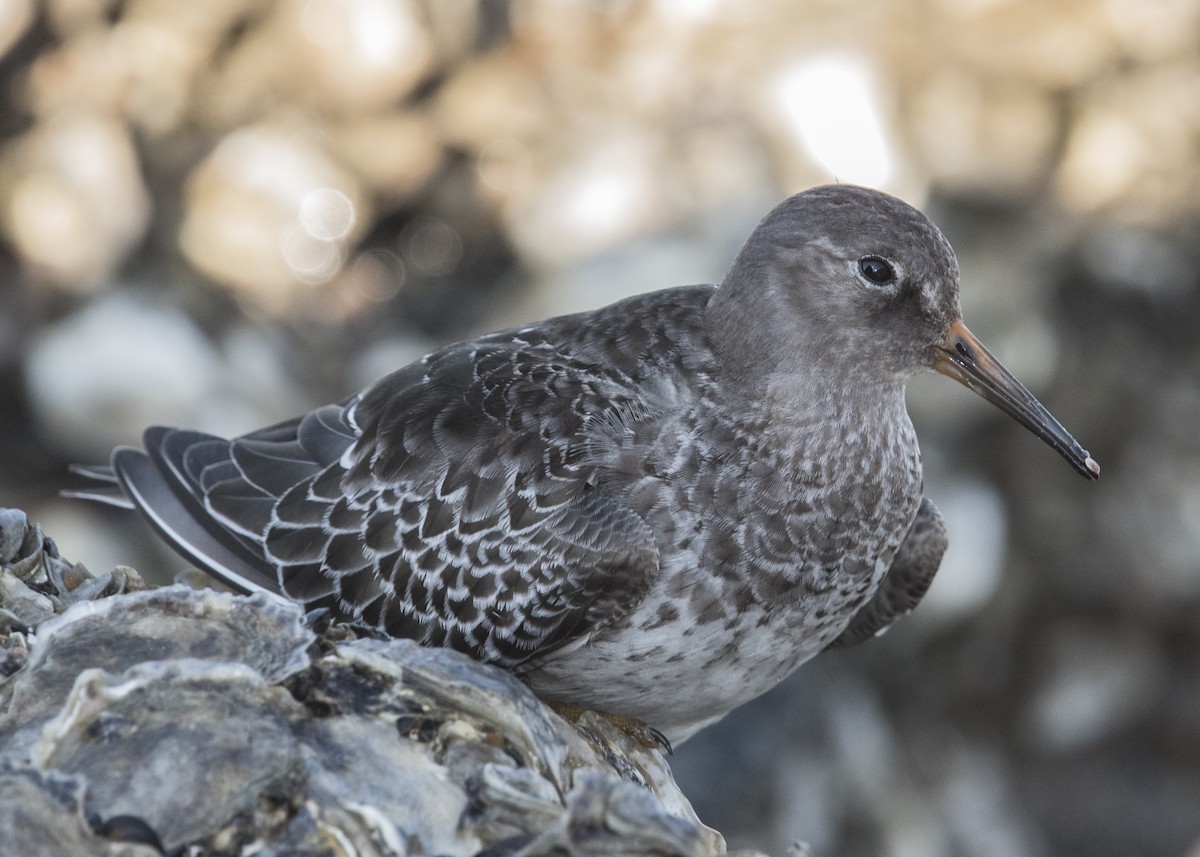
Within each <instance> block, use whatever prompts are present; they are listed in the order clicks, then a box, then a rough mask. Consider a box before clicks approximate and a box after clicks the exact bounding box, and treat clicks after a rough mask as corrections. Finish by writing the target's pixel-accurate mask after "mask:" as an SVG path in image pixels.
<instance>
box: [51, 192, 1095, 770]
mask: <svg viewBox="0 0 1200 857" xmlns="http://www.w3.org/2000/svg"><path fill="white" fill-rule="evenodd" d="M929 369H933V370H936V371H939V372H941V373H942V374H944V375H947V376H949V377H950V378H952V379H954V380H956V381H958V382H960V383H961V384H963V385H965V386H966V387H967V388H969V389H970V390H972V391H973V392H975V393H977V394H979V395H980V396H982V397H983V398H985V399H986V400H988V401H989V402H991V403H993V404H994V405H996V406H998V407H999V408H1000V409H1001V410H1002V411H1004V412H1006V413H1007V414H1009V415H1010V416H1012V417H1014V418H1015V419H1016V420H1018V421H1019V422H1020V423H1021V424H1022V425H1024V426H1025V427H1026V428H1027V429H1029V430H1030V431H1032V432H1033V433H1034V434H1035V435H1036V436H1038V437H1039V438H1041V439H1042V440H1043V441H1045V442H1046V443H1047V444H1049V445H1050V446H1051V447H1052V448H1053V449H1054V450H1056V451H1057V452H1058V453H1059V454H1060V455H1061V456H1063V457H1064V458H1065V459H1066V460H1067V461H1068V462H1069V463H1070V464H1071V465H1072V466H1073V467H1074V468H1075V469H1076V470H1077V471H1078V472H1079V473H1080V474H1082V475H1083V476H1085V477H1088V478H1089V479H1095V478H1097V477H1098V476H1099V473H1100V467H1099V465H1098V464H1097V463H1096V461H1095V460H1094V459H1093V458H1092V457H1091V455H1090V454H1089V453H1088V452H1087V451H1086V450H1085V449H1083V448H1082V447H1081V446H1080V445H1079V443H1078V442H1077V441H1076V440H1075V439H1074V438H1073V437H1072V436H1071V435H1070V433H1069V432H1068V431H1067V430H1066V429H1065V428H1064V427H1063V426H1062V424H1061V423H1059V422H1058V420H1056V419H1055V418H1054V417H1053V416H1052V415H1051V414H1050V412H1049V411H1047V410H1046V408H1045V407H1043V406H1042V405H1041V404H1040V403H1039V402H1038V400H1037V399H1036V398H1035V397H1034V395H1033V394H1032V393H1030V392H1029V390H1028V389H1026V388H1025V387H1024V386H1023V385H1022V384H1021V383H1020V382H1019V381H1018V380H1017V379H1016V378H1015V377H1014V376H1013V375H1012V374H1011V373H1009V372H1008V371H1007V370H1006V369H1005V368H1004V367H1003V366H1002V365H1001V363H1000V362H999V361H998V360H997V359H996V358H995V357H994V356H993V355H992V354H991V353H990V352H989V351H988V350H987V349H986V348H985V347H984V346H983V345H982V344H981V343H980V342H979V340H978V339H976V338H975V336H974V335H973V334H972V333H971V332H970V331H969V330H968V329H967V328H966V326H965V325H964V323H963V320H962V314H961V310H960V300H959V267H958V262H957V260H956V257H955V254H954V251H953V249H952V248H951V246H950V244H949V242H948V241H947V239H946V238H945V237H944V236H943V234H942V232H941V231H940V230H939V229H938V227H937V226H936V225H934V223H933V222H932V221H931V220H930V219H929V218H928V217H926V216H925V215H924V214H923V213H921V212H920V211H919V210H917V209H916V208H914V207H912V206H910V205H908V204H907V203H905V202H903V201H902V200H900V199H898V198H896V197H894V196H891V195H888V194H885V193H883V192H881V191H877V190H874V189H870V188H865V187H859V186H855V185H847V184H833V185H825V186H819V187H815V188H811V189H809V190H806V191H804V192H801V193H798V194H796V195H794V196H791V197H790V198H788V199H786V200H784V201H783V202H782V203H780V204H779V205H778V206H777V207H776V208H774V210H772V211H771V212H770V213H769V214H767V215H766V217H765V218H764V219H763V220H762V221H761V222H760V223H759V224H758V225H757V227H756V228H755V229H754V230H753V231H752V233H751V234H750V236H749V238H748V239H747V240H746V242H745V244H744V246H743V247H742V249H741V250H740V252H739V253H738V254H737V255H736V258H735V259H734V261H733V263H732V265H731V267H730V268H729V270H728V272H727V273H726V274H725V276H724V278H723V279H722V281H721V283H720V284H719V285H692V286H682V287H676V288H668V289H665V290H661V291H655V292H650V293H646V294H641V295H637V296H634V297H630V298H626V299H624V300H621V301H618V302H616V303H613V304H611V305H609V306H605V307H602V308H599V309H594V310H590V311H587V312H581V313H576V314H573V315H565V316H559V317H555V318H550V319H547V320H544V321H540V322H537V323H534V324H529V325H526V326H523V327H518V328H513V329H509V330H503V331H500V332H496V333H491V334H488V335H484V336H479V337H476V338H471V339H466V340H464V341H461V342H457V343H454V344H450V345H446V346H445V347H442V348H439V349H437V350H435V351H432V352H431V353H429V354H427V355H425V356H424V357H422V358H421V359H420V360H418V361H416V362H414V363H412V364H410V365H407V366H404V367H402V368H400V369H398V370H396V371H394V372H392V373H391V374H389V375H386V376H385V377H383V378H382V379H380V380H379V381H377V382H375V383H374V384H372V385H370V386H368V387H367V388H366V389H364V390H362V391H361V392H359V393H358V394H357V395H354V396H352V397H351V398H349V399H347V400H345V401H343V402H341V403H340V404H333V405H327V406H324V407H319V408H316V409H315V410H312V411H310V412H308V413H305V414H303V415H301V416H298V417H296V418H294V419H290V420H287V421H285V422H281V423H278V424H277V425H273V426H270V427H267V428H263V429H260V430H258V431H253V432H250V433H248V434H245V435H242V436H240V437H235V438H232V439H226V438H220V437H215V436H212V435H210V434H205V433H202V432H198V431H192V430H187V429H179V428H164V427H151V428H149V429H147V430H146V431H145V434H144V437H143V447H142V448H133V447H123V448H118V449H116V450H114V452H113V455H112V458H111V463H110V465H108V466H107V467H98V468H83V469H82V470H81V472H83V473H84V474H85V475H87V476H90V477H92V478H93V479H95V480H99V481H97V482H96V483H95V484H94V485H93V486H91V487H89V488H86V489H79V490H77V491H75V492H73V493H74V494H75V496H83V497H88V498H89V499H93V500H102V501H105V502H109V503H112V504H115V505H119V506H122V507H125V508H130V509H136V510H137V511H138V512H140V513H141V515H142V516H144V517H145V519H146V520H147V521H149V523H150V524H151V525H152V526H153V527H154V528H155V529H156V530H157V531H158V532H159V533H160V534H161V535H162V536H163V537H165V539H166V541H167V542H169V543H170V544H171V545H172V546H173V547H174V548H175V549H176V550H177V551H178V552H179V553H181V554H182V555H183V556H184V557H186V558H187V559H189V560H190V561H191V562H193V563H195V565H196V566H197V567H199V568H200V569H202V570H204V571H206V572H208V573H209V574H211V575H213V576H215V577H216V578H219V579H220V580H222V581H224V582H225V583H226V584H228V585H230V586H231V587H233V588H234V589H237V590H240V591H243V592H256V591H261V592H268V593H271V594H272V595H273V596H277V597H282V598H284V599H288V600H291V601H294V602H298V603H299V604H301V605H303V606H304V607H305V608H307V609H309V610H322V611H327V612H328V613H330V614H332V616H333V617H335V618H337V619H339V620H344V621H346V622H351V623H356V624H358V625H361V626H366V627H367V628H371V629H376V630H377V631H379V632H382V633H384V634H386V635H390V636H394V637H403V638H410V639H413V640H416V641H418V642H419V643H421V644H424V645H427V646H441V647H449V648H451V649H455V650H458V651H460V652H464V653H466V654H467V655H470V656H472V657H474V658H476V659H478V660H480V661H483V662H485V663H489V664H494V665H496V666H498V667H500V668H502V669H505V670H508V671H509V672H512V673H515V674H517V675H518V676H520V677H521V678H522V679H523V680H524V681H525V682H526V683H527V684H528V686H529V687H531V688H532V689H533V691H534V692H535V693H536V694H537V695H538V696H539V697H541V698H543V699H545V700H547V701H550V702H552V703H558V704H561V705H564V706H568V707H573V708H577V709H581V710H582V709H586V710H594V711H598V712H602V713H605V714H608V715H610V716H613V717H616V718H622V719H625V720H628V721H630V722H635V723H642V724H645V725H646V726H647V727H649V728H652V729H653V730H657V732H656V734H661V735H662V736H663V737H664V738H665V740H666V742H668V746H669V745H670V744H671V743H673V744H678V743H680V742H682V741H684V740H686V739H687V738H689V737H690V736H692V735H693V734H694V733H695V732H697V731H698V730H699V729H701V728H703V727H705V726H707V725H709V724H711V723H713V722H715V721H716V720H719V719H720V718H722V717H723V716H724V715H725V714H727V713H728V712H729V711H731V710H733V709H734V708H737V707H738V706H740V705H741V704H743V703H745V702H747V701H749V700H750V699H753V698H755V697H757V696H759V695H760V694H762V693H764V692H765V691H767V690H769V689H770V688H771V687H773V686H774V685H776V684H777V683H779V682H780V681H781V680H783V679H784V678H785V677H786V676H788V675H789V674H790V673H791V672H792V671H793V670H795V669H796V668H797V667H798V666H799V665H800V664H801V663H803V662H804V661H806V660H808V659H809V658H811V657H813V656H814V655H816V654H817V653H819V652H821V651H823V650H825V649H827V648H832V647H838V646H845V645H852V644H854V643H857V642H861V641H863V640H866V639H869V638H871V637H874V636H876V635H878V634H880V633H881V632H882V631H884V630H885V629H887V628H888V627H889V626H890V625H891V624H892V623H893V622H894V621H896V619H898V618H899V617H900V616H902V615H904V614H906V613H908V612H910V611H911V610H912V609H913V608H914V607H915V606H916V605H917V603H918V602H919V601H920V600H921V598H922V596H923V595H924V594H925V592H926V590H927V589H928V587H929V585H930V583H931V581H932V580H933V577H934V574H935V573H936V571H937V569H938V566H939V565H940V563H941V559H942V555H943V553H944V552H945V550H946V546H947V532H946V526H945V523H944V521H943V519H942V516H941V514H940V513H939V512H938V510H937V508H936V506H935V505H934V504H933V503H932V502H931V501H930V500H929V498H928V497H926V496H925V493H924V482H923V475H922V465H921V453H920V448H919V446H918V442H917V437H916V434H915V431H914V428H913V425H912V422H911V420H910V418H909V415H908V412H907V410H906V406H905V386H906V383H907V381H908V380H909V379H910V378H911V377H913V376H914V375H916V374H918V373H921V372H923V371H926V370H929Z"/></svg>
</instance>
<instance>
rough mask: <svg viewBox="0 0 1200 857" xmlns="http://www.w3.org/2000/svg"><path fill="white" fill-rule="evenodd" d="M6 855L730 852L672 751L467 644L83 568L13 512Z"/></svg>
mask: <svg viewBox="0 0 1200 857" xmlns="http://www.w3.org/2000/svg"><path fill="white" fill-rule="evenodd" d="M0 534H2V540H0V548H2V551H3V553H2V555H0V621H2V622H3V625H2V629H0V631H2V633H0V651H2V652H3V676H4V677H3V680H2V681H0V797H2V799H0V842H4V843H9V844H12V843H18V842H19V843H21V849H20V850H21V853H22V854H25V855H55V857H74V855H79V857H84V855H89V857H90V855H101V854H103V855H113V857H115V855H130V857H132V855H141V854H146V855H150V854H162V853H167V854H188V855H197V857H198V855H217V854H230V855H233V854H250V853H254V854H261V855H284V854H287V855H303V854H312V855H330V854H335V855H359V857H367V855H407V854H443V855H450V854H455V855H460V854H461V855H487V857H502V855H505V857H507V855H514V857H515V855H531V856H532V855H540V854H557V855H599V854H613V853H621V854H631V855H635V854H644V855H663V857H666V855H695V857H699V855H717V854H724V853H725V843H724V840H723V839H722V838H721V836H720V835H719V834H717V833H716V832H715V831H713V830H710V829H709V828H707V827H705V826H704V825H702V824H701V823H700V822H699V821H698V819H697V818H696V816H695V813H694V812H693V811H692V809H691V806H690V804H689V803H688V801H687V799H686V798H685V797H684V796H683V795H682V793H681V792H680V791H679V789H678V788H677V787H676V785H675V783H674V780H673V779H672V777H671V772H670V768H669V767H668V765H667V763H666V761H665V760H664V759H663V758H662V756H661V755H660V752H659V751H658V750H654V749H648V748H646V747H643V746H641V745H640V744H638V743H637V742H636V741H634V740H633V739H631V738H629V736H627V735H625V734H624V733H622V732H620V731H618V730H617V729H615V728H614V727H613V726H612V724H611V723H610V722H609V721H607V720H605V719H603V718H600V717H598V716H596V715H594V714H592V713H585V714H584V715H583V716H582V717H581V718H580V719H579V721H578V722H577V723H574V724H572V723H568V722H567V721H565V720H563V719H562V718H560V717H558V716H557V715H556V714H555V713H554V712H552V711H551V710H550V709H548V708H547V707H545V706H544V705H543V704H542V703H541V702H539V701H538V700H537V698H536V697H534V696H533V694H532V693H530V692H529V690H528V689H527V688H526V687H525V686H524V685H523V684H522V683H521V682H520V681H519V680H517V679H516V678H514V677H513V676H511V675H509V674H507V673H505V672H503V671H501V670H498V669H495V668H492V667H487V666H484V665H481V664H479V663H477V662H475V661H472V660H471V659H469V658H466V657H464V656H462V655H459V654H457V653H454V652H450V651H447V650H441V649H425V648H421V647H419V646H417V645H416V644H414V643H411V642H409V641H405V640H384V639H375V638H370V637H365V638H360V637H358V636H356V634H355V633H354V632H353V630H351V629H348V628H345V627H339V626H328V625H326V626H325V627H321V625H322V623H321V620H320V617H308V621H306V619H305V617H304V616H302V615H301V613H300V610H299V609H298V608H297V607H295V606H294V605H291V604H284V603H281V602H279V601H277V600H275V599H272V598H269V597H266V596H261V595H260V596H255V597H241V596H235V595H232V594H229V593H223V592H217V591H215V590H211V589H192V588H190V587H187V586H184V585H174V586H168V587H163V588H158V589H152V590H148V589H146V588H145V587H144V584H142V583H141V579H140V577H138V575H137V574H136V572H133V571H132V570H130V569H118V570H116V571H114V572H112V573H110V574H109V575H106V576H104V577H103V578H94V577H92V576H91V575H90V574H89V573H88V572H87V571H86V569H83V568H82V567H80V566H78V565H74V566H72V565H69V564H68V563H66V562H65V561H64V560H62V558H61V557H59V556H58V554H57V551H56V550H55V548H54V546H53V543H52V542H51V541H49V540H48V539H46V538H45V537H44V536H43V535H42V533H41V531H40V529H39V528H38V527H37V526H36V525H30V524H28V523H27V522H26V520H25V518H24V515H23V514H21V513H19V512H17V511H16V510H12V509H5V510H0Z"/></svg>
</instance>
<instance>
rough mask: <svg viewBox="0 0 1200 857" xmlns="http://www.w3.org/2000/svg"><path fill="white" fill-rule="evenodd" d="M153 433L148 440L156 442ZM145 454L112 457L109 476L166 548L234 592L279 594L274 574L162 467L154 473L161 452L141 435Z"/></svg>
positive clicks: (132, 452)
mask: <svg viewBox="0 0 1200 857" xmlns="http://www.w3.org/2000/svg"><path fill="white" fill-rule="evenodd" d="M162 437H163V435H162V433H161V432H160V433H158V434H156V435H155V436H154V437H153V440H161V439H162ZM146 444H147V449H148V451H149V454H147V452H143V451H142V450H140V449H132V448H129V447H125V448H121V449H118V450H116V451H115V452H113V464H112V467H113V470H114V471H115V473H116V477H117V479H118V481H119V482H120V486H121V489H122V490H123V491H124V492H125V495H126V496H127V497H128V498H129V500H130V501H131V502H132V504H133V505H134V506H135V507H136V508H137V509H138V510H139V511H140V512H141V513H142V515H143V516H144V517H145V518H146V520H147V521H148V522H149V523H150V525H151V526H152V527H154V529H155V530H157V531H158V532H159V534H160V535H162V537H163V538H165V539H166V540H167V541H168V542H169V543H170V544H171V546H172V547H174V548H175V550H177V551H178V552H179V553H181V554H182V555H183V556H185V557H187V558H188V559H189V560H191V561H192V562H194V563H195V564H196V565H197V566H198V567H199V568H202V569H204V570H205V571H207V572H209V573H210V574H212V575H213V576H215V577H218V578H220V579H221V580H222V581H224V582H225V583H226V584H228V585H229V586H231V587H233V588H234V589H239V590H242V591H246V592H269V593H271V594H274V595H278V594H280V589H279V583H278V581H277V580H276V578H275V573H274V570H273V569H272V568H271V567H270V566H269V565H268V564H267V563H266V561H265V560H263V559H261V558H258V557H256V556H254V554H253V553H251V550H250V548H249V547H248V546H247V545H246V544H245V543H244V542H242V541H240V540H239V539H237V537H235V536H234V535H233V534H232V533H230V532H229V531H228V530H226V529H224V528H222V527H220V526H219V525H218V524H216V522H214V521H213V520H212V518H211V516H209V514H208V513H207V511H206V510H205V509H204V507H203V505H202V504H201V503H200V501H199V500H198V499H197V498H196V496H195V495H194V494H192V493H191V491H189V490H188V489H187V488H186V483H185V482H181V481H179V480H178V479H177V478H176V479H173V480H172V479H170V478H169V477H177V476H178V471H176V470H175V468H174V467H173V466H170V463H169V461H168V462H166V463H167V464H168V466H167V467H166V468H161V467H157V466H155V465H156V461H157V460H161V459H160V458H158V457H157V456H156V457H155V459H154V460H152V458H151V456H152V455H154V454H155V453H156V452H157V453H159V454H161V448H160V446H159V445H158V444H157V443H154V442H152V436H151V434H150V432H149V431H148V432H147V436H146Z"/></svg>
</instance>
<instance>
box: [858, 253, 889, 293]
mask: <svg viewBox="0 0 1200 857" xmlns="http://www.w3.org/2000/svg"><path fill="white" fill-rule="evenodd" d="M858 270H859V271H860V272H862V275H863V276H864V277H866V278H867V279H868V280H870V281H871V282H872V283H874V284H875V285H877V286H886V285H887V284H888V283H890V282H892V281H894V280H895V279H896V269H895V268H893V267H892V263H891V262H889V261H887V260H886V259H880V258H879V257H878V256H863V257H862V258H861V259H859V260H858Z"/></svg>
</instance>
